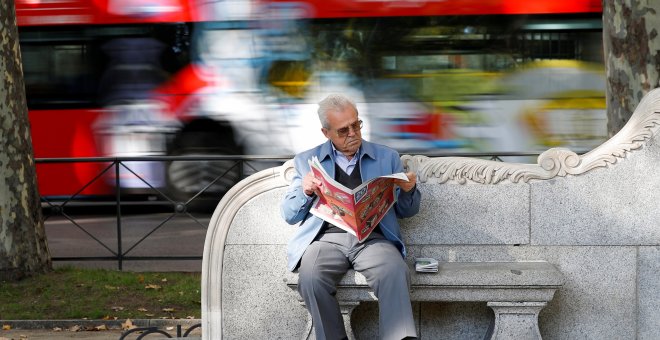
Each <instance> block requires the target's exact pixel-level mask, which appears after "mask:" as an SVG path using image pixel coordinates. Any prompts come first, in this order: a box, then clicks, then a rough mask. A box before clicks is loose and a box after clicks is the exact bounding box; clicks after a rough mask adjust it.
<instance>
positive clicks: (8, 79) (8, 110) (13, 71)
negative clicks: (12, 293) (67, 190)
mask: <svg viewBox="0 0 660 340" xmlns="http://www.w3.org/2000/svg"><path fill="white" fill-rule="evenodd" d="M0 145H1V147H0V281H4V280H17V279H20V278H22V277H24V276H28V275H31V274H33V273H37V272H44V271H46V270H49V269H50V268H51V260H50V253H49V251H48V245H47V243H46V232H45V230H44V223H43V218H42V215H41V204H40V202H39V192H38V189H37V178H36V169H35V164H34V156H33V154H32V141H31V137H30V123H29V121H28V115H27V104H26V101H25V85H24V82H23V69H22V67H21V59H20V50H19V45H18V30H17V27H16V11H15V7H14V0H2V1H0Z"/></svg>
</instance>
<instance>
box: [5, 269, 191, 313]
mask: <svg viewBox="0 0 660 340" xmlns="http://www.w3.org/2000/svg"><path fill="white" fill-rule="evenodd" d="M200 317H201V274H200V273H176V272H170V273H154V272H149V273H132V272H119V271H111V270H101V269H78V268H59V269H56V270H54V271H52V272H50V273H46V274H39V275H35V276H33V277H29V278H26V279H23V280H21V281H18V282H0V320H58V319H83V318H86V319H106V320H111V319H125V318H131V319H154V318H156V319H157V318H168V319H169V318H200Z"/></svg>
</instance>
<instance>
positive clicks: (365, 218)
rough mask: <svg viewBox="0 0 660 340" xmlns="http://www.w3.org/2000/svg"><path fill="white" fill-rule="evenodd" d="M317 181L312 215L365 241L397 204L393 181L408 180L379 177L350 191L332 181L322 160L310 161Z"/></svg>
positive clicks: (397, 176)
mask: <svg viewBox="0 0 660 340" xmlns="http://www.w3.org/2000/svg"><path fill="white" fill-rule="evenodd" d="M309 165H310V168H311V170H312V173H313V174H314V177H316V178H318V179H320V180H321V182H322V184H321V187H320V191H321V194H320V195H319V196H318V197H317V198H316V200H315V201H314V203H313V204H312V208H311V210H310V212H311V213H312V214H314V215H316V216H318V217H319V218H322V219H323V220H325V221H327V222H329V223H331V224H333V225H335V226H337V227H339V228H342V229H344V230H346V231H347V232H349V233H351V234H353V235H355V236H356V237H357V239H358V241H359V242H362V241H363V240H364V239H366V238H367V237H368V236H369V234H371V232H372V231H373V230H374V229H375V228H376V226H377V225H378V223H379V222H380V221H381V220H382V219H383V217H384V216H385V213H387V211H388V210H389V209H390V208H391V207H392V205H394V202H395V201H396V198H397V197H396V186H395V185H394V180H396V179H403V180H406V181H407V180H408V177H406V175H405V174H404V173H402V172H400V173H396V174H392V175H386V176H381V177H376V178H374V179H372V180H370V181H367V182H364V183H362V184H360V185H359V186H358V187H356V188H355V189H353V190H351V189H349V188H347V187H345V186H344V185H342V184H341V183H339V182H337V181H336V180H335V179H333V178H332V177H330V176H329V175H328V173H327V172H326V171H325V169H323V167H322V166H321V164H320V162H319V160H318V159H317V158H316V156H315V157H313V158H312V159H311V160H310V161H309Z"/></svg>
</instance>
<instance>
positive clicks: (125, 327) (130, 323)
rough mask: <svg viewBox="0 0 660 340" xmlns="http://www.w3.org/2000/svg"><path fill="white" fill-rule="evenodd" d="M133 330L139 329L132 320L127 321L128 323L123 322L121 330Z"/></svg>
mask: <svg viewBox="0 0 660 340" xmlns="http://www.w3.org/2000/svg"><path fill="white" fill-rule="evenodd" d="M133 328H137V326H135V325H134V324H133V321H131V319H126V322H122V324H121V329H123V330H129V329H133Z"/></svg>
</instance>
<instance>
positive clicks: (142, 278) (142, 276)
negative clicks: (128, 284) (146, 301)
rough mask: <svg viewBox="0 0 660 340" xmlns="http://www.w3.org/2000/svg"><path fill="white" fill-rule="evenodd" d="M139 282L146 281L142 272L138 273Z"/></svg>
mask: <svg viewBox="0 0 660 340" xmlns="http://www.w3.org/2000/svg"><path fill="white" fill-rule="evenodd" d="M138 282H139V283H144V275H142V274H140V275H138Z"/></svg>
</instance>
